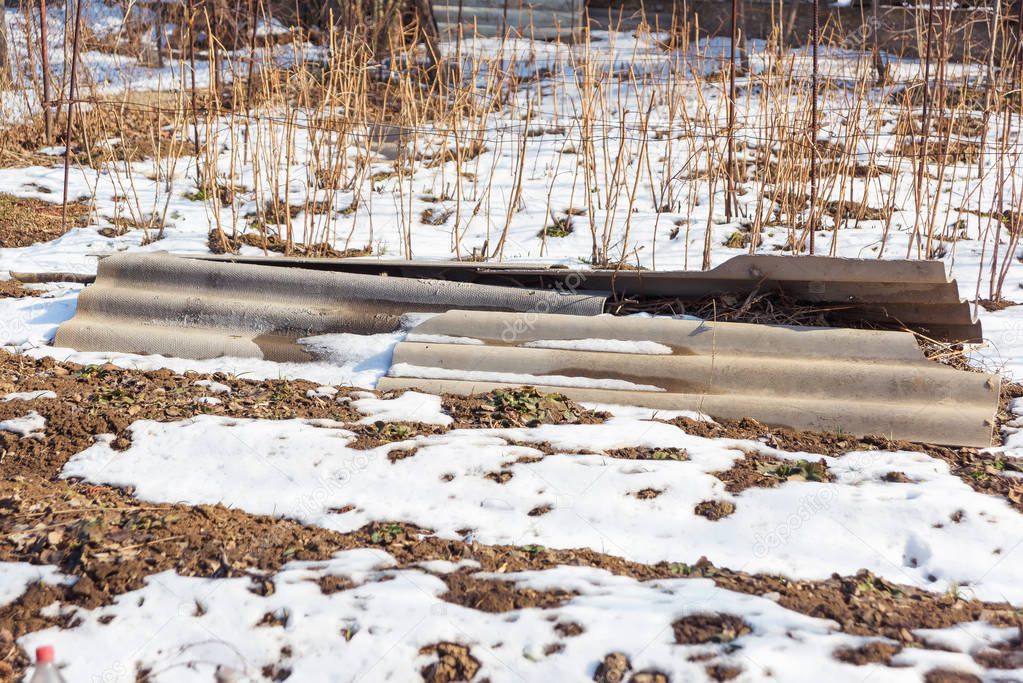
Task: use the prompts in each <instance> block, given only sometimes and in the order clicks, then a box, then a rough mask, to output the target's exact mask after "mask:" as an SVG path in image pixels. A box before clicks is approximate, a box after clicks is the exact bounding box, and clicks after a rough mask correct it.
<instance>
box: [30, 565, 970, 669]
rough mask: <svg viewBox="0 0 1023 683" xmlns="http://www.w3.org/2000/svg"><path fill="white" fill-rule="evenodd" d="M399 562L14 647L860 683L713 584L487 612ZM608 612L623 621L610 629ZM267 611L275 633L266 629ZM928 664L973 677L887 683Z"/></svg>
mask: <svg viewBox="0 0 1023 683" xmlns="http://www.w3.org/2000/svg"><path fill="white" fill-rule="evenodd" d="M392 564H393V561H392V558H390V556H388V555H387V554H386V553H384V552H382V551H366V550H358V551H348V552H342V553H339V554H338V555H336V556H335V557H334V558H333V559H331V560H328V561H325V562H293V563H290V564H288V565H285V567H284V568H283V569H282V570H281V571H279V572H278V573H277V574H276V575H275V576H274V577H273V580H274V586H275V590H274V591H273V592H272V593H270V594H269V595H265V596H264V595H258V594H256V593H254V592H252V591H251V590H250V587H251V584H250V581H249V579H248V578H244V577H243V578H224V579H205V578H197V577H183V576H179V575H177V574H175V573H173V572H163V573H161V574H156V575H153V576H150V577H148V578H147V579H146V585H145V586H144V587H143V588H141V589H139V590H136V591H133V592H131V593H126V594H124V595H120V596H118V597H117V598H115V600H114V602H113V603H112V604H110V605H105V606H102V607H97V608H95V609H92V610H85V609H81V610H78V612H77V617H78V619H79V620H80V621H79V622H78V623H77V624H76V625H75V626H73V627H71V628H68V629H59V628H50V629H47V630H44V631H39V632H36V633H31V634H28V635H26V636H23V637H22V638H21V639H19V641H18V643H19V645H21V646H22V647H23V648H25V649H26V650H28V651H31V650H32V648H34V647H36V646H38V645H41V644H44V643H46V644H53V645H54V646H55V648H56V651H57V652H58V653H59V654H60V656H61V659H62V660H63V661H65V662H67V667H66V668H65V669H64V671H63V674H64V676H65V677H66V678H67V679H68V680H94V679H99V678H102V680H104V681H110V682H111V683H115V682H121V681H123V682H125V683H130V682H131V681H134V680H135V672H136V671H138V670H140V669H145V670H147V671H149V678H150V680H153V681H154V682H155V683H165V682H167V681H181V680H188V681H192V680H194V681H209V680H212V678H213V676H214V673H215V672H216V670H217V667H221V669H222V670H223V669H233V670H235V671H238V672H241V673H242V674H243V675H245V676H246V677H247V680H248V679H252V680H255V679H259V672H265V671H274V670H277V669H278V668H280V669H287V670H289V671H290V672H291V675H290V678H291V679H293V680H298V681H326V680H341V679H343V680H395V681H413V680H419V679H420V678H419V671H420V670H421V669H422V668H423V667H425V666H427V665H428V664H429V663H430V662H431V661H435V657H436V656H435V655H433V654H428V653H427V652H424V649H428V648H429V647H430V646H432V645H435V644H437V643H441V642H453V643H458V644H460V645H461V646H463V647H466V648H468V652H469V655H470V656H471V657H473V658H475V659H476V660H477V661H478V662H479V665H480V669H479V672H478V673H477V675H476V677H475V678H474V680H483V679H488V680H491V681H494V682H495V683H499V682H503V681H515V682H516V683H518V682H519V681H524V680H525V681H544V680H550V681H554V680H557V681H565V680H578V681H582V680H589V679H591V678H592V677H593V672H594V669H595V667H596V665H597V661H599V658H600V657H602V656H603V655H604V654H606V653H608V652H611V651H619V652H622V653H623V654H625V655H626V656H627V657H628V658H629V659H630V661H631V664H632V668H633V670H634V671H642V670H647V671H660V672H662V673H664V674H665V675H667V676H668V677H669V678H670V680H677V681H687V680H703V679H705V677H706V674H705V673H704V667H705V666H706V665H707V664H708V663H715V664H726V665H730V666H734V667H737V668H739V669H740V670H742V672H743V673H744V674H745V676H746V677H747V678H749V679H750V680H754V679H763V678H770V679H771V680H777V681H806V680H827V681H850V682H852V681H860V680H862V678H863V676H864V673H865V672H864V670H863V667H856V666H853V665H850V664H846V663H843V662H840V661H838V660H837V659H835V658H834V657H832V653H833V652H834V651H835V650H836V649H837V648H840V647H855V646H857V645H860V644H862V643H863V642H866V640H867V639H864V638H859V637H855V636H849V635H846V634H843V633H841V632H839V631H838V630H837V625H836V624H835V623H834V622H832V621H829V620H825V619H818V618H813V617H808V616H805V615H802V614H799V613H796V612H793V611H790V610H787V609H785V608H783V607H781V606H779V605H777V604H776V603H774V602H772V601H770V600H766V599H764V598H760V597H756V596H753V595H747V594H743V593H737V592H733V591H729V590H726V589H723V588H719V587H717V586H715V585H714V583H713V582H712V581H711V580H709V579H670V580H657V581H648V582H641V581H637V580H635V579H633V578H630V577H624V576H615V575H612V574H610V573H608V572H606V571H603V570H600V569H594V568H590V567H557V568H554V569H549V570H544V571H532V572H522V573H513V574H505V575H497V576H494V575H478V577H479V578H481V579H484V580H486V579H493V580H499V581H506V582H509V583H513V584H517V585H518V586H519V587H524V588H525V587H528V588H534V589H537V590H545V589H549V588H560V589H562V590H570V591H573V592H575V593H576V594H577V595H576V596H575V597H573V598H570V599H568V600H567V601H566V602H564V603H563V604H561V605H560V606H557V607H552V608H549V609H539V608H526V609H519V610H513V611H510V612H504V613H490V612H484V611H480V610H475V609H471V608H468V607H463V606H461V605H458V604H454V603H450V602H446V601H445V600H443V599H442V597H441V596H442V595H444V594H445V593H446V592H447V590H448V587H447V585H446V584H445V583H444V581H442V580H441V578H440V577H438V576H435V575H432V574H429V573H426V572H424V571H421V570H418V569H404V570H396V569H388V568H387V567H388V566H390V565H392ZM337 575H342V576H346V577H349V578H351V579H352V580H353V582H354V583H355V585H354V586H353V587H351V588H348V589H346V590H339V591H335V592H333V593H330V594H328V595H325V594H323V593H322V592H321V590H320V587H319V585H318V584H317V581H318V580H319V579H322V578H324V577H328V576H337ZM707 612H714V613H720V614H725V615H730V616H734V617H735V618H737V619H741V620H742V621H743V622H744V623H745V626H746V629H748V632H745V633H740V634H738V636H737V637H736V638H734V639H732V640H731V641H730V642H728V643H727V644H719V643H713V642H710V643H700V644H677V643H676V642H675V637H674V629H673V624H674V623H675V622H676V621H678V620H679V619H681V618H684V617H687V616H691V615H695V614H701V613H707ZM610 613H613V614H615V615H616V618H615V619H609V618H607V615H608V614H610ZM267 614H272V615H276V616H277V617H278V618H279V619H282V620H283V621H284V623H283V624H282V625H280V626H274V625H265V622H264V617H265V615H267ZM261 622H263V623H264V625H262V626H260V625H259V624H260V623H261ZM565 624H577V625H578V626H579V627H581V630H580V632H579V633H577V634H576V635H574V636H572V637H568V636H566V635H564V633H563V632H561V631H559V628H558V627H559V625H565ZM744 630H745V629H744ZM381 653H386V656H382V654H381ZM936 656H941V657H942V658H943V661H945V662H951V663H952V664H954V665H958V666H959V667H961V668H962V667H970V666H971V663H970V661H969V657H968V656H967V655H964V654H960V653H929V652H922V653H918V654H916V655H915V658H916V660H917V661H916V662H914V663H913V665H912V666H911V667H907V668H904V669H886V670H884V672H883V673H884V674H888V672H894V673H892V675H890V676H889V675H883V676H881V679H883V680H889V679H891V680H905V681H911V680H920V678H921V676H922V674H923V672H925V671H927V670H929V668H931V667H932V666H933V662H934V658H935V657H936ZM928 657H930V658H931V659H930V660H929V659H928ZM339 672H343V675H342V676H341V678H338V673H339ZM871 673H874V674H880V673H882V672H881V671H880V670H878V669H874V670H873V671H872V672H871ZM879 680H880V679H879Z"/></svg>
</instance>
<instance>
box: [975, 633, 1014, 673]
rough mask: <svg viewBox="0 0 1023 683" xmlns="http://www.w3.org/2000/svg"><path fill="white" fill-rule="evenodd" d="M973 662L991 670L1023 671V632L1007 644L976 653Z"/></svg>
mask: <svg viewBox="0 0 1023 683" xmlns="http://www.w3.org/2000/svg"><path fill="white" fill-rule="evenodd" d="M973 660H974V661H975V662H977V663H978V664H980V665H981V666H983V667H986V668H989V669H1023V632H1021V634H1020V635H1018V636H1016V637H1015V638H1012V639H1011V640H1009V641H1008V642H1006V643H1000V644H998V645H997V646H988V647H985V648H983V649H982V650H979V651H977V652H974V653H973Z"/></svg>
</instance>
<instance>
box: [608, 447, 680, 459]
mask: <svg viewBox="0 0 1023 683" xmlns="http://www.w3.org/2000/svg"><path fill="white" fill-rule="evenodd" d="M604 452H605V453H606V454H607V455H610V456H611V457H612V458H621V459H623V460H678V461H683V460H688V459H689V453H688V452H687V451H686V449H684V448H648V447H645V446H633V447H631V448H609V449H607V450H606V451H604Z"/></svg>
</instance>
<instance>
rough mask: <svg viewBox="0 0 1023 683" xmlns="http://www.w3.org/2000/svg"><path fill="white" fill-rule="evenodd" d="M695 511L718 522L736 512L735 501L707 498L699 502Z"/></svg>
mask: <svg viewBox="0 0 1023 683" xmlns="http://www.w3.org/2000/svg"><path fill="white" fill-rule="evenodd" d="M693 512H695V513H696V514H698V515H700V516H701V517H706V518H707V519H709V520H710V521H712V522H716V521H717V520H719V519H721V518H722V517H727V516H728V515H730V514H732V513H733V512H735V503H733V502H731V501H728V500H705V501H702V502H700V503H697V504H696V508H695V509H694V510H693Z"/></svg>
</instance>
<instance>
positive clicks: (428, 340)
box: [405, 333, 483, 345]
mask: <svg viewBox="0 0 1023 683" xmlns="http://www.w3.org/2000/svg"><path fill="white" fill-rule="evenodd" d="M405 341H408V342H417V343H420V344H472V345H480V344H482V343H483V340H481V339H474V338H472V337H449V336H448V335H446V334H414V333H410V334H409V335H408V337H406V338H405Z"/></svg>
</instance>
